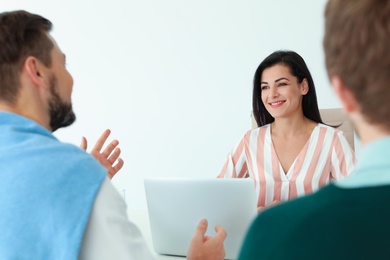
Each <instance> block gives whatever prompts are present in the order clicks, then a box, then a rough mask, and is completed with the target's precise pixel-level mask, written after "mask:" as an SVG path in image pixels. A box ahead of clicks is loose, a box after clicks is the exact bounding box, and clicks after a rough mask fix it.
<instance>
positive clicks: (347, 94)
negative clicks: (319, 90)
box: [331, 75, 359, 113]
mask: <svg viewBox="0 0 390 260" xmlns="http://www.w3.org/2000/svg"><path fill="white" fill-rule="evenodd" d="M331 82H332V86H333V90H334V92H335V93H336V96H337V97H338V99H339V100H340V102H341V104H342V105H343V107H344V110H345V112H347V113H350V112H354V111H357V110H358V107H359V105H358V103H357V101H356V98H355V95H354V94H353V92H352V91H351V90H350V89H349V88H348V87H347V86H346V85H345V84H344V82H343V80H342V79H341V78H340V77H339V76H337V75H336V76H332V78H331Z"/></svg>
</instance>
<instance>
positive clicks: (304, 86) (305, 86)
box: [301, 79, 309, 96]
mask: <svg viewBox="0 0 390 260" xmlns="http://www.w3.org/2000/svg"><path fill="white" fill-rule="evenodd" d="M308 92H309V83H308V82H307V79H303V80H302V83H301V94H302V95H303V96H304V95H306V94H307V93H308Z"/></svg>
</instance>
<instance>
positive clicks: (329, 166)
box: [218, 124, 355, 206]
mask: <svg viewBox="0 0 390 260" xmlns="http://www.w3.org/2000/svg"><path fill="white" fill-rule="evenodd" d="M270 129H271V128H270V125H265V126H262V127H260V128H256V129H252V130H250V131H248V132H247V133H246V134H245V135H244V137H243V138H242V139H241V140H240V142H239V143H238V145H237V146H236V147H235V148H234V149H233V151H232V152H231V153H230V154H229V155H228V158H227V161H226V163H225V165H224V167H223V169H222V171H221V173H220V174H219V175H218V177H220V178H252V179H253V180H254V183H255V189H256V192H257V195H258V206H266V205H268V204H269V203H271V202H272V201H274V200H277V201H287V200H290V199H293V198H295V197H299V196H302V195H305V194H310V193H312V192H314V191H316V190H317V189H319V188H320V187H322V186H324V185H325V184H327V183H329V182H330V181H332V180H333V179H336V180H338V179H342V178H344V177H345V176H347V175H349V174H350V173H351V172H352V170H353V168H354V160H355V157H354V152H353V150H352V149H351V147H350V146H349V144H348V141H347V140H346V139H345V137H344V134H343V132H342V131H340V130H338V129H335V128H333V127H330V126H326V125H323V124H318V125H317V126H316V127H315V128H314V130H313V132H312V134H311V136H310V139H309V140H308V141H307V142H306V144H305V146H304V147H303V149H302V150H301V152H300V153H299V154H298V156H297V158H296V159H295V161H294V162H293V164H292V165H291V167H290V169H289V170H288V172H287V173H285V172H284V171H283V168H282V166H281V164H280V162H279V159H278V156H277V155H276V152H275V149H274V146H273V144H272V138H271V131H270Z"/></svg>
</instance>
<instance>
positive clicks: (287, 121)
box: [271, 114, 316, 137]
mask: <svg viewBox="0 0 390 260" xmlns="http://www.w3.org/2000/svg"><path fill="white" fill-rule="evenodd" d="M315 125H316V123H315V122H313V121H311V120H310V119H308V118H307V117H305V116H304V115H303V114H301V115H296V116H292V117H287V118H275V121H274V122H273V123H271V130H272V133H273V134H277V135H281V136H286V137H288V136H296V135H298V134H302V133H307V132H311V131H312V130H313V128H314V127H315Z"/></svg>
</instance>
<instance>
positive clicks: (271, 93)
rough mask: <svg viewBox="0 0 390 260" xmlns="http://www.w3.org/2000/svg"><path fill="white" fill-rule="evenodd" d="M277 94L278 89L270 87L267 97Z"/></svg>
mask: <svg viewBox="0 0 390 260" xmlns="http://www.w3.org/2000/svg"><path fill="white" fill-rule="evenodd" d="M278 95H279V93H278V89H277V88H274V87H271V88H270V91H269V97H271V98H274V97H277V96H278Z"/></svg>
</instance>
